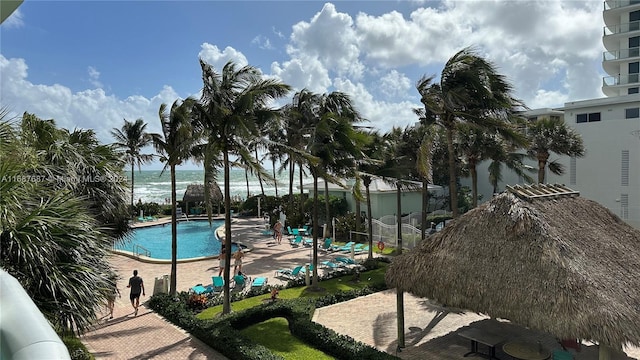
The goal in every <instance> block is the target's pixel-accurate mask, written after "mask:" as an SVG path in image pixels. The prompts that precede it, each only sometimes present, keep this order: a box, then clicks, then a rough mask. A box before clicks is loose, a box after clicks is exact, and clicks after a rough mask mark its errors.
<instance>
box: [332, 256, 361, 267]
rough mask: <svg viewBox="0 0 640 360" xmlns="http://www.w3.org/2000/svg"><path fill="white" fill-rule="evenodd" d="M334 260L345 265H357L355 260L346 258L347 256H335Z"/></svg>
mask: <svg viewBox="0 0 640 360" xmlns="http://www.w3.org/2000/svg"><path fill="white" fill-rule="evenodd" d="M334 260H335V261H336V262H340V263H343V264H345V265H357V264H358V263H357V262H356V261H355V260H353V259H350V258H347V257H342V256H337V257H336V258H335V259H334Z"/></svg>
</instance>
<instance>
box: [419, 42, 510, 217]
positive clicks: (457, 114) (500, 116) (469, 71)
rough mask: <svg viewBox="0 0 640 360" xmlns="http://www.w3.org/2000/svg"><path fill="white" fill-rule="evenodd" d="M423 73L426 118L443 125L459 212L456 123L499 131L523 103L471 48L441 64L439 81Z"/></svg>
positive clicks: (452, 200)
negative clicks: (512, 94)
mask: <svg viewBox="0 0 640 360" xmlns="http://www.w3.org/2000/svg"><path fill="white" fill-rule="evenodd" d="M434 79H435V76H423V77H422V78H421V79H420V80H419V81H418V83H417V86H416V87H417V89H418V92H419V93H420V95H421V96H422V98H421V102H422V103H423V104H424V106H425V110H426V113H427V114H432V115H433V116H428V117H427V119H433V121H434V122H435V123H436V124H438V125H440V126H442V127H443V128H445V129H446V139H447V148H448V152H449V197H450V204H451V210H452V212H453V216H454V217H457V216H458V207H457V202H458V198H457V186H456V152H455V149H454V137H455V136H454V135H455V133H456V131H457V125H458V124H459V123H461V122H466V123H469V124H471V125H473V126H476V127H478V128H479V129H487V130H492V131H498V132H500V131H502V129H503V125H504V124H505V123H506V120H507V119H509V118H510V117H511V116H512V114H514V113H515V112H516V111H518V110H520V109H521V107H523V104H522V103H521V102H520V101H518V100H516V99H514V98H513V97H512V96H511V92H512V87H511V85H510V84H509V83H508V82H507V81H506V80H505V78H504V77H503V76H502V75H500V74H498V73H497V71H496V69H495V66H494V65H493V64H492V63H491V62H489V61H488V60H485V59H484V58H482V57H480V56H479V55H477V54H476V52H475V51H474V50H473V49H472V48H464V49H462V50H460V51H459V52H458V53H456V54H455V55H454V56H453V57H451V58H450V59H449V60H448V61H447V63H446V64H445V66H444V69H443V70H442V73H441V76H440V82H439V83H434Z"/></svg>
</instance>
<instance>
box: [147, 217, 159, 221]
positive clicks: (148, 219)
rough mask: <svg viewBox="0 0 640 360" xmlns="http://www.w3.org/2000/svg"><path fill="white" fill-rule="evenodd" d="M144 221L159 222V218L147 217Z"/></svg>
mask: <svg viewBox="0 0 640 360" xmlns="http://www.w3.org/2000/svg"><path fill="white" fill-rule="evenodd" d="M144 219H145V220H147V221H156V220H158V218H157V217H155V216H145V217H144Z"/></svg>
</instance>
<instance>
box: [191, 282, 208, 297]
mask: <svg viewBox="0 0 640 360" xmlns="http://www.w3.org/2000/svg"><path fill="white" fill-rule="evenodd" d="M191 291H193V293H194V294H197V295H202V294H210V293H212V292H213V286H211V285H207V286H202V284H198V285H196V286H194V287H192V288H191Z"/></svg>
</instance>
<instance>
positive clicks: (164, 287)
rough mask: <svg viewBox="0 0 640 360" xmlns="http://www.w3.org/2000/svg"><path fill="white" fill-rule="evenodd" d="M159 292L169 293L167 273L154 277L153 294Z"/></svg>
mask: <svg viewBox="0 0 640 360" xmlns="http://www.w3.org/2000/svg"><path fill="white" fill-rule="evenodd" d="M160 293H164V294H167V293H169V275H163V276H161V277H157V278H156V279H155V282H154V284H153V295H155V294H160Z"/></svg>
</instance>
